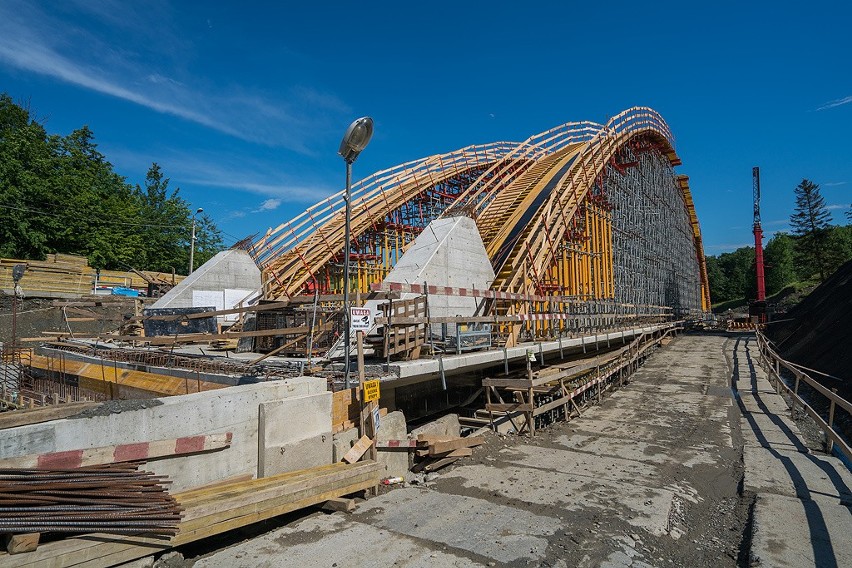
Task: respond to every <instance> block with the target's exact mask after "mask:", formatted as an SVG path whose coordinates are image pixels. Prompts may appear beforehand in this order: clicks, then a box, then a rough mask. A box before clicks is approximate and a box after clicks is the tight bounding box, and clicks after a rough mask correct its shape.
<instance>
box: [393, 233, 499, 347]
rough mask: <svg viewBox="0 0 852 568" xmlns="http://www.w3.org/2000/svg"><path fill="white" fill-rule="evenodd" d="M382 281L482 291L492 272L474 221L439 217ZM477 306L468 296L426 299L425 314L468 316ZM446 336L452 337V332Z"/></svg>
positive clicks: (453, 331) (491, 278)
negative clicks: (427, 308) (427, 306)
mask: <svg viewBox="0 0 852 568" xmlns="http://www.w3.org/2000/svg"><path fill="white" fill-rule="evenodd" d="M384 281H385V282H400V283H403V284H423V283H424V282H426V283H427V284H429V285H430V286H451V287H458V288H476V289H480V290H484V289H488V287H490V286H491V283H492V282H493V281H494V269H493V268H492V267H491V261H490V260H489V258H488V253H487V252H486V251H485V245H483V244H482V237H480V236H479V230H478V229H477V227H476V222H475V221H474V220H473V219H471V218H469V217H443V218H440V219H435V220H434V221H432V222H431V223H429V225H428V226H427V227H426V228H425V229H424V230H423V232H421V233H420V234H419V235H418V236H417V238H416V239H414V242H413V243H411V245H410V246H409V247H408V248H407V249H406V251H405V254H403V255H402V258H400V259H399V261H398V262H397V263H396V264H395V265H394V267H393V269H392V270H391V271H390V273H389V274H388V275H387V277H386V278H385V280H384ZM479 302H480V303H481V302H482V300H479ZM477 305H478V302H477V299H476V298H472V297H461V296H443V295H436V296H432V297H430V298H429V313H430V314H431V315H432V316H470V315H473V314H474V313H475V312H476V308H477ZM435 327H436V328H439V327H440V326H435ZM448 327H449V328H451V327H452V326H448ZM448 333H450V335H455V329H448Z"/></svg>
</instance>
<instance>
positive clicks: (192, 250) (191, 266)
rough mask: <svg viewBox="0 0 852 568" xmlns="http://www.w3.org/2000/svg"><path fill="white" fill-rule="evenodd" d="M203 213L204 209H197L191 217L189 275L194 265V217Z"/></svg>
mask: <svg viewBox="0 0 852 568" xmlns="http://www.w3.org/2000/svg"><path fill="white" fill-rule="evenodd" d="M203 212H204V209H202V208H201V207H199V208H198V209H196V211H195V213H194V214H193V215H192V239H190V241H189V274H192V270H193V268H194V266H193V265H194V264H195V223H196V221H197V219H196V215H198V214H199V213H203ZM187 276H188V275H187Z"/></svg>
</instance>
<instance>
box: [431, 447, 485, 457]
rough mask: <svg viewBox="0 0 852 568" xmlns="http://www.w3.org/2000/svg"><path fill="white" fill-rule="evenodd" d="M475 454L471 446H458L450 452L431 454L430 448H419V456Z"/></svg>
mask: <svg viewBox="0 0 852 568" xmlns="http://www.w3.org/2000/svg"><path fill="white" fill-rule="evenodd" d="M472 455H473V449H471V448H458V449H455V450H452V451H449V452H445V453H443V454H437V455H431V454H430V453H429V450H428V449H425V450H417V456H418V457H426V456H429V457H433V458H467V457H470V456H472Z"/></svg>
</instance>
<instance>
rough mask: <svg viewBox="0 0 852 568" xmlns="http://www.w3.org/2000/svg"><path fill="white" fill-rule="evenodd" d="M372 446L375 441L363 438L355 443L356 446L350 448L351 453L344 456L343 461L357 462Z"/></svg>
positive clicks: (366, 437)
mask: <svg viewBox="0 0 852 568" xmlns="http://www.w3.org/2000/svg"><path fill="white" fill-rule="evenodd" d="M372 445H373V440H371V439H370V437H369V436H361V439H360V440H358V441H357V442H355V445H353V446H352V447H351V448H349V451H348V452H346V454H345V455H344V456H343V461H345V462H346V463H355V462H357V461H358V460H360V459H361V456H363V455H364V453H365V452H366V451H367V450H369V449H370V447H371V446H372Z"/></svg>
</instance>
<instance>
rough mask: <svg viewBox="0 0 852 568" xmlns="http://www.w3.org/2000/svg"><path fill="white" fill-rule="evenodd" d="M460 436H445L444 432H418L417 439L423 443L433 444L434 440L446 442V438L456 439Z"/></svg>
mask: <svg viewBox="0 0 852 568" xmlns="http://www.w3.org/2000/svg"><path fill="white" fill-rule="evenodd" d="M460 438H461V436H447V435H446V434H418V435H417V441H418V442H422V443H424V444H434V443H435V442H446V441H447V440H458V439H460Z"/></svg>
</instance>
